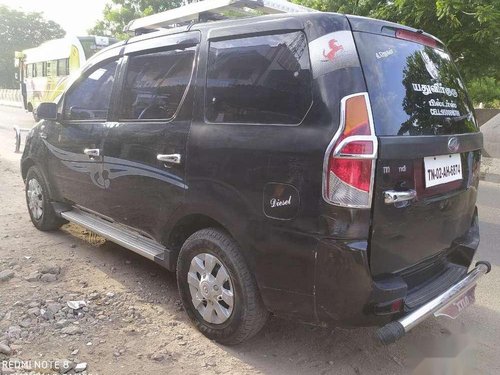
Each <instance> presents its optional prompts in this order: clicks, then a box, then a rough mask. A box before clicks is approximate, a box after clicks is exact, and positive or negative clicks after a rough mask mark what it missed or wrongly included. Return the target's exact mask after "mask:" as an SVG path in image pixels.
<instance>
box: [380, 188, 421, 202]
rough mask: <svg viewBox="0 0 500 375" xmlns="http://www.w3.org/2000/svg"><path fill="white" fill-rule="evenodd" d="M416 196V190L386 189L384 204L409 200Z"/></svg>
mask: <svg viewBox="0 0 500 375" xmlns="http://www.w3.org/2000/svg"><path fill="white" fill-rule="evenodd" d="M416 197H417V192H416V191H415V190H405V191H397V190H386V191H384V202H385V204H393V203H398V202H406V201H411V200H413V199H415V198H416Z"/></svg>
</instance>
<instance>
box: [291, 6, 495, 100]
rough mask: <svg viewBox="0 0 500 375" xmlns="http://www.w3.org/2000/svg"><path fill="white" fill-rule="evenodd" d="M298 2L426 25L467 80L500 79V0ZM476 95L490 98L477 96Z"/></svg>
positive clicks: (338, 10) (419, 25)
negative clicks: (446, 49) (447, 51)
mask: <svg viewBox="0 0 500 375" xmlns="http://www.w3.org/2000/svg"><path fill="white" fill-rule="evenodd" d="M294 2H297V3H299V4H303V5H306V6H309V7H312V8H315V9H319V10H322V11H333V12H340V13H350V14H357V15H361V16H368V17H374V18H379V19H385V20H389V21H393V22H397V23H400V24H403V25H408V26H412V27H414V28H417V29H422V30H424V31H426V32H428V33H430V34H432V35H435V36H437V37H438V38H439V39H441V40H442V41H443V42H444V43H445V44H446V45H447V47H448V49H449V50H450V52H451V53H452V55H453V56H454V57H455V59H456V63H457V65H458V68H459V70H460V71H461V73H462V74H463V75H464V78H465V80H466V82H476V81H477V80H479V81H480V80H481V78H482V77H492V79H494V80H495V82H497V83H498V81H499V80H500V69H499V67H500V63H499V61H500V0H294ZM489 82H490V81H489ZM479 86H481V85H479ZM481 87H482V86H481ZM488 87H490V86H488ZM475 92H476V93H477V94H478V95H479V93H482V94H484V95H486V92H485V91H480V90H478V91H475ZM488 92H490V93H493V92H495V90H491V89H489V91H488ZM488 95H489V94H488ZM496 95H497V97H496V99H497V103H498V101H499V100H500V97H499V96H498V91H496ZM474 99H475V100H476V101H483V102H486V101H487V100H486V99H483V100H481V98H480V97H477V96H476V97H475V98H474Z"/></svg>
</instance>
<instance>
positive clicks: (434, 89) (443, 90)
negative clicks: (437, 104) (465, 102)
mask: <svg viewBox="0 0 500 375" xmlns="http://www.w3.org/2000/svg"><path fill="white" fill-rule="evenodd" d="M411 85H412V87H413V90H415V91H419V92H421V93H422V94H424V95H430V94H445V95H447V96H452V97H454V98H456V97H457V96H458V92H457V90H456V89H452V88H449V87H444V86H443V85H442V84H441V83H435V84H433V85H425V84H422V83H412V84H411Z"/></svg>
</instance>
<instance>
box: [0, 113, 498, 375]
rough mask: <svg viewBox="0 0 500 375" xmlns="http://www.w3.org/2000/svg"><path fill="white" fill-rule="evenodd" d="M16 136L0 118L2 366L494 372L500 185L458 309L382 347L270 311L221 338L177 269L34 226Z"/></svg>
mask: <svg viewBox="0 0 500 375" xmlns="http://www.w3.org/2000/svg"><path fill="white" fill-rule="evenodd" d="M6 111H18V112H19V113H21V112H20V110H18V109H8V110H7V109H5V108H1V109H0V123H1V122H2V119H5V118H7V117H8V116H13V118H18V117H16V116H23V115H24V114H22V115H20V114H19V113H18V112H16V113H14V114H12V113H13V112H8V113H7V114H6ZM0 125H1V124H0ZM12 143H13V132H12V131H11V130H10V129H6V128H5V127H4V128H2V127H1V126H0V204H1V211H0V374H11V373H18V374H27V373H30V370H32V371H33V372H35V373H37V372H38V373H44V374H46V373H64V372H66V373H75V372H77V371H78V372H79V373H82V374H100V375H107V374H115V373H117V372H118V373H120V374H141V375H144V374H156V373H168V374H199V373H204V374H205V373H206V374H214V373H215V374H220V373H230V374H255V373H259V374H260V373H265V374H384V375H386V374H401V373H419V374H432V373H435V374H472V373H474V374H498V373H500V361H499V359H498V346H499V344H500V329H499V327H500V321H499V312H500V303H499V300H500V297H499V296H498V291H499V290H500V278H499V277H498V264H499V260H500V259H499V255H498V253H497V252H496V250H495V249H497V245H496V244H498V241H500V238H498V233H500V226H499V222H500V219H499V217H500V204H498V202H499V201H500V199H498V198H499V197H500V188H499V187H498V185H495V184H490V185H487V188H488V189H489V190H488V192H491V193H489V194H488V195H487V200H491V202H490V201H488V202H489V203H487V204H488V207H486V206H485V207H484V211H485V215H484V216H483V220H485V222H484V228H486V229H487V230H488V236H489V237H487V245H486V246H488V247H489V248H488V249H487V250H481V252H482V253H483V254H485V253H486V254H488V256H489V258H490V260H492V261H493V264H494V272H492V273H491V274H490V275H488V277H487V278H485V279H484V282H482V283H481V285H479V287H478V288H477V302H476V304H475V305H474V306H472V307H470V308H469V309H467V310H466V311H465V312H464V313H463V314H462V315H461V316H460V317H459V318H458V319H457V320H454V321H452V320H446V319H444V318H439V319H434V318H432V319H429V320H427V321H426V322H424V323H423V324H422V325H421V326H419V327H417V328H416V329H414V330H413V331H412V332H410V334H408V335H407V336H406V337H404V338H403V339H402V340H401V341H399V342H398V343H396V344H394V345H392V346H389V347H382V346H380V345H379V344H378V343H377V342H376V341H375V340H374V338H373V333H374V329H372V328H363V329H353V330H346V329H324V328H317V327H310V326H305V325H300V324H297V323H293V322H288V321H285V320H281V319H277V318H272V319H271V320H270V321H269V323H268V324H267V326H266V327H265V328H264V330H263V331H262V332H261V333H260V334H259V335H258V336H257V337H256V338H254V339H252V340H250V341H249V342H247V343H245V344H242V345H239V346H236V347H232V348H227V347H223V346H220V345H218V344H216V343H214V342H211V341H210V340H208V339H206V338H205V337H204V336H202V335H201V334H200V333H198V332H197V331H196V330H195V329H194V328H193V327H192V326H191V325H190V324H189V321H188V319H187V317H186V315H185V313H184V312H183V310H182V307H181V303H180V299H179V295H178V293H177V286H176V281H175V277H174V275H173V274H171V273H169V272H167V271H165V270H163V269H162V268H160V267H159V266H157V265H156V264H155V263H153V262H150V261H148V260H146V259H143V258H141V257H140V256H138V255H136V254H134V253H132V252H130V251H128V250H126V249H124V248H122V247H120V246H118V245H115V244H112V243H109V242H105V241H104V240H102V239H100V238H99V237H96V236H94V235H92V234H90V233H88V232H86V231H85V230H83V229H82V228H79V227H77V226H73V225H66V226H64V227H63V229H62V230H60V231H56V232H51V233H43V232H39V231H37V230H36V229H35V228H34V227H33V226H32V225H31V223H30V221H29V216H28V214H27V212H26V208H25V202H24V187H23V182H22V180H21V177H20V174H19V171H18V169H19V168H18V164H19V157H20V156H19V155H18V154H14V153H12V149H13V146H12ZM482 184H487V183H484V182H483V183H482ZM495 197H496V198H495ZM494 205H496V206H495V207H496V208H491V207H490V206H494ZM480 210H482V208H481V206H480ZM494 236H497V237H494ZM482 246H484V245H482ZM491 258H493V259H491ZM5 361H7V362H5ZM42 361H44V362H42ZM7 364H9V366H12V367H16V368H9V366H7ZM21 364H24V365H26V366H25V368H24V369H20V368H19V366H20V365H21ZM30 364H31V368H30V367H29V365H30ZM37 365H39V366H42V367H44V368H43V369H38V368H36V367H35V366H37Z"/></svg>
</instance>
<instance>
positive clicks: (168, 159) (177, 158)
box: [156, 154, 181, 164]
mask: <svg viewBox="0 0 500 375" xmlns="http://www.w3.org/2000/svg"><path fill="white" fill-rule="evenodd" d="M156 159H158V160H159V161H163V162H165V163H170V164H180V163H181V154H158V155H156Z"/></svg>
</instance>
